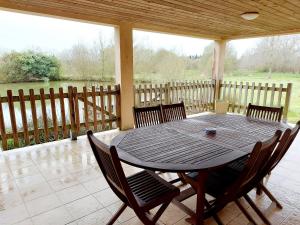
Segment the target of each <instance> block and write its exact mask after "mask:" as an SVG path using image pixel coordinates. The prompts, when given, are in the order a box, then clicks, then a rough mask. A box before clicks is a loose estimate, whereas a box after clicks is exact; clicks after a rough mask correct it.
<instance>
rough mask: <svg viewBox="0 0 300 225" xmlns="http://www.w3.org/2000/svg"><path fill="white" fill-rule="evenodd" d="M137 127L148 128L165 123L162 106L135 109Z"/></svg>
mask: <svg viewBox="0 0 300 225" xmlns="http://www.w3.org/2000/svg"><path fill="white" fill-rule="evenodd" d="M133 115H134V122H135V127H136V128H139V127H147V126H152V125H157V124H160V123H162V122H163V119H162V113H161V109H160V106H151V107H143V108H136V107H134V108H133Z"/></svg>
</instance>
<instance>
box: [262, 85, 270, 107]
mask: <svg viewBox="0 0 300 225" xmlns="http://www.w3.org/2000/svg"><path fill="white" fill-rule="evenodd" d="M268 88H269V85H268V83H265V87H264V102H263V105H264V106H266V105H267V98H268Z"/></svg>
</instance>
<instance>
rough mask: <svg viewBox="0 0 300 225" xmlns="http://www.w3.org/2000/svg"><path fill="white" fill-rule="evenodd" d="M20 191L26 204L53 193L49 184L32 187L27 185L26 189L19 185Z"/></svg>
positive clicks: (44, 183)
mask: <svg viewBox="0 0 300 225" xmlns="http://www.w3.org/2000/svg"><path fill="white" fill-rule="evenodd" d="M19 190H20V193H21V197H22V198H23V200H24V201H25V202H27V201H30V200H33V199H36V198H39V197H42V196H46V195H49V194H51V193H53V190H52V189H51V188H50V185H49V184H48V183H47V182H43V183H38V184H36V183H34V184H32V185H28V184H27V185H26V186H25V187H22V186H20V185H19Z"/></svg>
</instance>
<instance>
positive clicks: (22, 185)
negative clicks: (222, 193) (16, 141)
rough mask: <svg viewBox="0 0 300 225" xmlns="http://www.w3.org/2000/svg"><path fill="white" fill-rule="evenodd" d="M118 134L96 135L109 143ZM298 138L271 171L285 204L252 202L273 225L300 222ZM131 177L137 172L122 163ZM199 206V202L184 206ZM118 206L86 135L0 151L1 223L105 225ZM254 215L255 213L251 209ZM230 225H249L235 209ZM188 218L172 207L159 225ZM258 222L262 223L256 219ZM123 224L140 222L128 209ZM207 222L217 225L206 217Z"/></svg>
mask: <svg viewBox="0 0 300 225" xmlns="http://www.w3.org/2000/svg"><path fill="white" fill-rule="evenodd" d="M118 133H119V131H117V130H114V131H108V132H103V133H101V134H98V135H97V136H98V137H99V138H100V139H102V140H103V141H105V142H106V143H109V142H110V140H111V138H112V137H114V136H115V135H117V134H118ZM299 148H300V138H298V139H297V140H296V141H295V143H294V144H293V146H292V147H291V149H290V151H289V152H288V154H287V155H286V157H285V159H284V160H283V161H282V162H281V163H280V165H279V166H278V168H276V170H275V171H274V172H272V175H271V177H270V178H269V180H268V181H267V186H268V187H269V188H270V190H272V192H273V193H274V194H275V196H276V197H278V199H279V200H280V201H281V202H282V204H283V206H284V208H283V210H278V209H276V208H275V206H274V205H273V204H271V202H270V200H269V199H268V198H266V196H265V195H262V196H260V197H256V195H255V194H254V193H251V196H252V198H253V199H254V200H255V201H256V203H257V204H258V205H259V206H260V207H261V208H262V209H263V210H264V212H265V213H266V214H267V215H268V217H269V218H270V220H271V221H272V223H273V224H293V225H295V224H300V175H299V174H300V166H299V163H300V149H299ZM124 168H125V171H126V173H127V174H132V173H135V172H136V171H138V169H136V168H133V167H130V166H127V165H124ZM185 203H186V204H187V205H189V206H190V207H192V208H195V198H191V199H188V200H186V202H185ZM119 205H120V201H119V200H118V198H117V197H116V196H115V195H114V194H113V192H112V191H111V190H110V189H109V187H108V185H107V183H106V182H105V180H104V178H103V176H102V174H101V172H100V171H99V168H98V165H97V164H96V162H95V158H94V156H93V154H92V152H91V150H90V147H89V145H88V143H87V140H86V138H85V137H80V138H79V140H78V141H70V140H64V141H59V142H53V143H47V144H42V145H36V146H33V147H28V148H23V149H18V150H14V151H7V152H3V153H0V224H1V225H10V224H16V225H17V224H18V225H33V224H34V225H50V224H51V225H61V224H70V225H101V224H105V222H107V221H108V219H109V218H110V217H111V216H112V213H114V212H115V211H116V210H117V208H118V207H119ZM250 212H251V213H252V214H254V213H253V212H252V211H250ZM219 215H220V217H221V218H222V220H223V222H224V223H225V224H228V225H239V224H241V225H243V224H248V222H247V220H246V218H245V217H244V216H243V215H242V214H241V212H240V211H239V210H238V209H237V207H236V205H234V204H230V205H228V206H227V207H226V208H225V209H224V210H223V211H222V212H220V213H219ZM186 217H187V215H186V214H185V213H183V212H182V211H180V210H179V209H178V208H176V206H174V205H170V206H169V207H168V209H167V210H166V211H165V213H164V214H163V216H162V217H161V219H160V221H159V222H160V224H176V225H182V224H187V223H186V222H185V218H186ZM255 218H256V219H257V221H258V222H259V223H261V221H260V220H259V219H258V218H257V216H256V217H255ZM118 223H119V224H124V225H125V224H126V225H135V224H141V223H140V222H139V220H138V219H137V218H136V217H135V215H134V213H133V212H132V210H130V209H126V211H125V213H123V214H122V216H121V217H120V218H119V220H118ZM206 224H215V223H214V221H213V220H211V219H208V220H207V221H206Z"/></svg>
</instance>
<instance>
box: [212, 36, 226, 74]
mask: <svg viewBox="0 0 300 225" xmlns="http://www.w3.org/2000/svg"><path fill="white" fill-rule="evenodd" d="M225 51H226V40H220V41H215V48H214V56H213V57H214V58H213V68H212V79H214V80H223V75H224V62H225Z"/></svg>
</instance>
